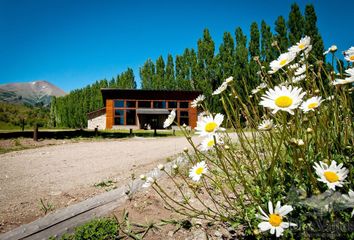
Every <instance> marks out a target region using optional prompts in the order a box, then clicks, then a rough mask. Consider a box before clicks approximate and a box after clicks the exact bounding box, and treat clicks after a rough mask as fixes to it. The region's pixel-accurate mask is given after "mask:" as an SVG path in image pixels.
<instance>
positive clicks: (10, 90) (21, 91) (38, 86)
mask: <svg viewBox="0 0 354 240" xmlns="http://www.w3.org/2000/svg"><path fill="white" fill-rule="evenodd" d="M64 95H66V93H65V92H64V91H63V90H61V89H60V88H58V87H57V86H55V85H53V84H51V83H49V82H47V81H34V82H28V83H9V84H1V85H0V101H1V102H8V103H23V104H28V105H31V106H48V105H49V104H50V98H51V96H56V97H60V96H64Z"/></svg>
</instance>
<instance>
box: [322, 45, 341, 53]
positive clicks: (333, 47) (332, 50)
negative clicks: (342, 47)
mask: <svg viewBox="0 0 354 240" xmlns="http://www.w3.org/2000/svg"><path fill="white" fill-rule="evenodd" d="M337 49H338V48H337V46H336V45H332V46H331V47H330V48H328V49H327V51H325V52H324V53H323V55H326V54H328V53H329V52H331V53H334V52H336V51H337Z"/></svg>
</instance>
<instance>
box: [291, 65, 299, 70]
mask: <svg viewBox="0 0 354 240" xmlns="http://www.w3.org/2000/svg"><path fill="white" fill-rule="evenodd" d="M298 67H300V64H298V63H294V64H291V65H289V69H291V70H294V69H296V68H298Z"/></svg>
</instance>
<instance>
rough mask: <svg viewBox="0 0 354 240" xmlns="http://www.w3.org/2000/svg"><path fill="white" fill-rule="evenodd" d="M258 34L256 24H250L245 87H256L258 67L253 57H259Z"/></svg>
mask: <svg viewBox="0 0 354 240" xmlns="http://www.w3.org/2000/svg"><path fill="white" fill-rule="evenodd" d="M259 42H260V33H259V29H258V24H257V23H256V22H253V23H252V24H251V34H250V43H249V54H250V64H249V72H248V76H247V87H248V88H254V87H256V86H257V85H258V82H259V81H258V77H257V74H256V73H257V71H258V70H259V65H258V63H257V62H256V61H254V57H256V56H258V57H260V44H259Z"/></svg>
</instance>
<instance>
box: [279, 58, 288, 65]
mask: <svg viewBox="0 0 354 240" xmlns="http://www.w3.org/2000/svg"><path fill="white" fill-rule="evenodd" d="M287 62H288V60H287V59H283V60H281V61H280V62H279V65H280V66H284V65H285V64H286V63H287Z"/></svg>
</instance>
